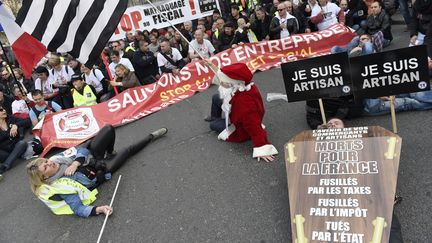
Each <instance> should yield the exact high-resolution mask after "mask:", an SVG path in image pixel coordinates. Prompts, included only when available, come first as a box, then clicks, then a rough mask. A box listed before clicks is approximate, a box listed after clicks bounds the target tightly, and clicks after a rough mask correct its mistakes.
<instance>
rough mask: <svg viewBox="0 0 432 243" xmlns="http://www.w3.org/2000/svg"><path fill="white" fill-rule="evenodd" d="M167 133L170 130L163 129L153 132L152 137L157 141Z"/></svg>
mask: <svg viewBox="0 0 432 243" xmlns="http://www.w3.org/2000/svg"><path fill="white" fill-rule="evenodd" d="M167 132H168V129H167V128H165V127H163V128H160V129H158V130H156V131H154V132H152V133H151V135H153V139H157V138H160V137H162V136H163V135H165V134H166V133H167Z"/></svg>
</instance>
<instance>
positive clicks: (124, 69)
mask: <svg viewBox="0 0 432 243" xmlns="http://www.w3.org/2000/svg"><path fill="white" fill-rule="evenodd" d="M117 68H120V69H123V71H124V72H125V75H128V74H129V72H130V70H129V68H128V67H126V66H125V65H123V64H121V63H119V64H117V65H116V66H115V69H117Z"/></svg>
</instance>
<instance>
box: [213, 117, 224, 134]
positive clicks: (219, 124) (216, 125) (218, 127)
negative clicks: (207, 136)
mask: <svg viewBox="0 0 432 243" xmlns="http://www.w3.org/2000/svg"><path fill="white" fill-rule="evenodd" d="M225 128H226V125H225V119H224V118H218V119H216V120H214V121H212V122H210V129H211V130H212V131H215V132H217V133H221V132H222V131H223V130H225Z"/></svg>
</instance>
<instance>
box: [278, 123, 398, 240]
mask: <svg viewBox="0 0 432 243" xmlns="http://www.w3.org/2000/svg"><path fill="white" fill-rule="evenodd" d="M401 142H402V140H401V138H400V137H398V136H397V135H395V134H393V133H391V132H389V131H387V130H385V129H384V128H382V127H377V126H374V127H352V128H338V129H320V130H313V131H304V132H302V133H300V134H299V135H297V136H295V137H294V138H293V139H291V140H290V141H289V142H288V143H287V144H286V145H285V160H286V169H287V180H288V192H289V204H290V214H291V228H292V239H293V242H294V241H295V242H350V243H355V242H357V243H364V242H367V243H369V242H372V243H378V242H388V241H389V235H390V225H391V221H392V212H393V204H394V196H395V192H396V182H397V175H398V167H399V159H400V150H401Z"/></svg>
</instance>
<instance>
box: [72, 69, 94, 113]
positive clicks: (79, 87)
mask: <svg viewBox="0 0 432 243" xmlns="http://www.w3.org/2000/svg"><path fill="white" fill-rule="evenodd" d="M71 81H72V85H73V89H71V93H72V99H73V106H74V107H78V106H92V105H96V104H97V103H98V98H97V95H96V94H97V93H96V89H95V88H94V87H93V86H91V85H89V84H86V83H85V82H84V80H83V79H82V77H81V75H80V74H78V73H76V74H74V75H72V78H71Z"/></svg>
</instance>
